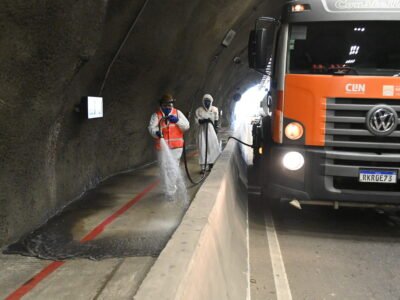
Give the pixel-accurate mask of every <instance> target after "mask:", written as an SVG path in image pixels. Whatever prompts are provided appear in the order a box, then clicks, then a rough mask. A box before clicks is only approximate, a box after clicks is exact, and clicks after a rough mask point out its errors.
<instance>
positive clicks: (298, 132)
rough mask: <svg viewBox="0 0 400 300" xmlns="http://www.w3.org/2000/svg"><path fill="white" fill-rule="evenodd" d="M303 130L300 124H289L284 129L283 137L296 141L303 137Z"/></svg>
mask: <svg viewBox="0 0 400 300" xmlns="http://www.w3.org/2000/svg"><path fill="white" fill-rule="evenodd" d="M303 133H304V129H303V126H302V125H301V124H300V123H297V122H291V123H289V124H287V125H286V127H285V136H286V137H287V138H288V139H290V140H293V141H295V140H298V139H299V138H301V137H302V136H303Z"/></svg>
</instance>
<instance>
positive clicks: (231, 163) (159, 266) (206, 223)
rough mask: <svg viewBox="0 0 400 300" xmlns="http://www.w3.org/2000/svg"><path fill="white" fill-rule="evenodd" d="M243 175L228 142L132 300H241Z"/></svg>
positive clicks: (244, 272) (244, 287)
mask: <svg viewBox="0 0 400 300" xmlns="http://www.w3.org/2000/svg"><path fill="white" fill-rule="evenodd" d="M246 172H247V167H246V164H245V162H244V160H243V158H242V156H241V153H240V147H239V146H238V144H237V143H236V142H234V141H230V142H229V143H228V145H227V147H226V148H225V150H224V152H223V153H222V154H221V156H220V158H219V159H218V161H217V163H216V165H215V166H214V168H213V171H212V172H211V174H210V175H209V177H208V178H207V180H206V181H205V183H204V184H203V186H202V187H201V188H200V190H199V192H198V193H197V195H196V197H195V199H194V200H193V202H192V204H191V206H190V208H189V210H188V211H187V213H186V215H185V217H184V218H183V220H182V223H181V224H180V226H179V227H178V229H177V230H176V231H175V233H174V235H173V236H172V238H171V240H170V241H169V242H168V244H167V246H166V247H165V249H164V250H163V251H162V253H161V255H160V256H159V258H158V259H157V261H156V262H155V264H154V265H153V267H152V268H151V270H150V272H149V273H148V275H147V277H146V278H145V280H144V281H143V283H142V285H141V287H140V289H139V291H138V293H137V294H136V296H135V299H137V300H142V299H246V297H247V292H248V274H249V273H248V272H249V270H248V247H247V240H248V236H247V192H246V185H247V175H246Z"/></svg>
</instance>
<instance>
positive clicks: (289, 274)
mask: <svg viewBox="0 0 400 300" xmlns="http://www.w3.org/2000/svg"><path fill="white" fill-rule="evenodd" d="M266 202H267V201H265V200H264V201H261V200H260V199H258V200H257V199H250V203H249V229H250V230H249V234H250V268H251V276H250V282H251V299H253V300H254V299H400V214H399V213H398V212H396V211H385V212H383V211H377V210H373V209H351V208H340V209H339V210H333V209H332V208H328V207H319V206H305V207H303V209H302V210H298V209H296V208H294V207H291V206H290V205H285V206H284V207H283V209H282V210H281V212H280V213H278V212H277V211H272V212H271V210H270V209H269V208H268V207H267V206H268V205H267V204H266Z"/></svg>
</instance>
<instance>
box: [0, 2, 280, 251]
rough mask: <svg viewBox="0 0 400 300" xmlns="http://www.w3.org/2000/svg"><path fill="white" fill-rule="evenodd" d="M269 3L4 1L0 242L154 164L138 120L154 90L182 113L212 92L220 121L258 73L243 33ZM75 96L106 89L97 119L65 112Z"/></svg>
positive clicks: (144, 118) (144, 117)
mask: <svg viewBox="0 0 400 300" xmlns="http://www.w3.org/2000/svg"><path fill="white" fill-rule="evenodd" d="M273 2H274V3H273ZM278 2H279V1H272V0H269V1H265V0H263V1H260V0H230V1H224V0H213V1H201V0H193V1H183V0H170V1H150V0H144V1H143V0H141V1H136V0H133V1H117V0H103V1H89V0H66V1H23V0H4V1H1V4H0V14H1V17H0V28H1V32H2V34H1V39H0V66H1V70H2V72H1V75H0V126H1V129H2V130H1V131H0V140H1V143H0V160H1V168H0V174H1V186H0V245H4V244H6V243H9V242H11V241H14V240H16V239H18V238H19V237H20V236H21V235H24V234H26V233H28V232H30V231H32V230H33V229H35V228H37V227H38V226H40V225H41V224H43V223H44V222H46V220H48V219H49V217H51V216H53V215H55V214H56V213H57V212H59V211H60V210H61V209H62V208H63V207H65V206H66V205H67V204H69V203H71V202H72V201H74V200H76V199H78V198H79V197H80V196H81V195H82V194H83V193H84V192H85V191H87V190H89V189H91V188H93V187H95V186H96V185H97V184H98V183H99V182H100V181H102V180H104V179H105V178H107V177H109V176H112V175H113V174H116V173H118V172H121V171H124V170H129V169H132V168H135V167H137V166H141V165H143V164H145V163H147V162H150V161H153V160H154V158H155V153H154V152H152V151H149V149H153V146H152V138H151V137H150V136H149V134H148V132H147V125H148V121H149V118H150V115H151V113H152V112H153V111H154V110H155V109H157V105H158V102H157V100H158V99H159V97H160V95H162V94H163V93H165V92H169V93H172V94H173V95H174V97H176V99H177V107H178V108H179V109H180V110H181V111H182V112H184V113H185V114H187V115H188V116H189V118H190V121H192V120H193V114H191V113H192V112H193V110H194V109H195V108H196V106H197V105H198V103H200V101H201V96H202V95H203V94H204V93H210V94H212V95H213V96H214V99H215V105H217V106H218V107H220V108H221V109H222V110H223V111H224V119H223V122H222V126H229V122H230V114H231V112H232V109H233V106H234V100H233V99H234V95H235V94H237V93H241V92H244V91H245V90H246V89H247V88H248V87H250V86H251V85H253V84H255V83H257V82H258V81H259V80H260V79H261V76H260V75H259V74H257V73H256V72H254V71H253V70H250V69H249V68H248V65H247V42H248V35H249V31H250V30H251V28H252V27H253V26H254V20H255V19H256V18H257V17H258V16H262V15H274V14H276V7H277V6H278V4H279V3H278ZM230 30H233V31H234V32H235V33H236V35H235V36H234V38H233V40H232V42H231V43H230V44H229V45H225V46H224V45H223V44H222V41H223V40H224V38H225V36H226V35H227V33H228V32H229V31H230ZM84 96H102V97H103V99H104V117H103V118H100V119H93V120H87V119H83V118H81V116H80V115H79V113H77V112H76V111H75V110H74V108H75V106H76V105H77V104H78V103H79V102H80V99H81V98H82V97H84ZM192 136H193V134H191V133H190V132H189V134H188V136H187V139H188V140H189V142H190V140H192V138H191V137H192Z"/></svg>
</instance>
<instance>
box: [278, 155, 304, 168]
mask: <svg viewBox="0 0 400 300" xmlns="http://www.w3.org/2000/svg"><path fill="white" fill-rule="evenodd" d="M282 164H283V166H284V167H285V168H286V169H288V170H290V171H297V170H300V169H301V168H302V167H303V166H304V156H303V155H302V154H301V153H299V152H296V151H291V152H288V153H286V154H285V155H284V156H283V159H282Z"/></svg>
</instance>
